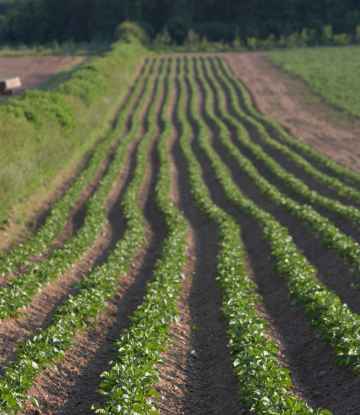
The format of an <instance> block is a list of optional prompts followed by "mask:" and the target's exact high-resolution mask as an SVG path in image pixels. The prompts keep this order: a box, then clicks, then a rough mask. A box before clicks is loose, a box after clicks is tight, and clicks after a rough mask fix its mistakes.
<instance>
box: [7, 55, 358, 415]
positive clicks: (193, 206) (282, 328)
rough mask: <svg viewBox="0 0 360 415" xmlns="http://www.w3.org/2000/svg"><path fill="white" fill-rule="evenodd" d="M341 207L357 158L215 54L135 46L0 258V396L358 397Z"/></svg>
mask: <svg viewBox="0 0 360 415" xmlns="http://www.w3.org/2000/svg"><path fill="white" fill-rule="evenodd" d="M359 224H360V174H358V173H356V172H354V171H353V170H350V169H349V168H347V167H344V166H343V165H340V164H337V163H336V162H334V161H333V160H332V159H330V158H327V157H326V156H324V155H323V153H321V152H317V151H316V150H314V149H313V148H312V147H309V146H307V145H306V144H305V143H304V142H302V141H299V140H297V139H296V138H294V137H293V136H291V135H290V134H289V133H288V132H287V131H286V130H284V129H283V128H282V126H281V125H280V124H278V123H277V122H275V121H274V120H271V119H269V118H266V117H265V116H264V115H262V114H261V113H260V112H258V110H257V109H255V108H254V106H253V104H252V101H251V100H250V98H249V96H248V94H247V90H246V89H245V87H244V86H243V84H242V83H241V81H240V80H239V79H238V78H237V77H236V76H235V75H234V73H233V72H232V69H231V67H230V66H229V65H228V62H227V60H225V59H224V58H223V57H220V56H208V55H206V56H194V55H189V56H183V57H168V56H165V57H158V58H153V57H151V58H148V59H147V61H146V62H145V64H144V66H143V68H142V70H141V73H140V75H139V77H138V79H137V80H136V82H135V84H134V86H133V87H132V89H131V90H130V91H129V93H128V95H127V97H126V100H125V102H124V103H123V104H122V107H121V109H120V113H119V117H118V120H117V123H116V125H115V126H114V130H113V132H112V133H111V134H110V135H109V136H108V137H107V138H106V139H105V140H104V141H103V142H102V143H101V144H100V145H98V147H97V148H96V149H95V150H94V154H93V156H92V158H91V159H90V160H89V162H88V164H87V165H86V167H85V168H84V170H82V171H81V172H80V174H79V176H78V177H77V179H76V180H75V181H74V182H73V184H72V185H71V186H70V188H69V189H68V190H66V191H65V193H64V194H63V196H62V197H61V198H60V199H59V200H58V201H57V202H56V203H55V204H54V205H53V206H52V209H51V210H50V212H49V215H48V216H47V218H46V220H45V222H44V224H43V226H42V227H41V228H40V229H39V230H38V231H37V233H36V234H35V235H33V237H32V238H31V239H29V240H27V241H25V242H24V243H23V244H22V245H19V246H18V247H16V248H15V249H14V250H13V251H11V252H9V253H8V254H6V255H4V256H3V257H1V258H0V273H1V274H2V275H3V276H2V278H1V279H0V286H1V289H0V319H1V320H2V325H1V326H0V333H1V336H0V350H1V353H0V364H1V366H2V378H1V379H0V395H1V397H0V408H1V410H0V413H4V414H5V413H7V414H15V413H25V414H48V415H50V414H56V415H60V414H62V415H65V414H66V415H72V414H74V415H75V414H76V415H81V414H84V415H85V414H90V413H98V414H124V415H125V414H127V415H128V414H151V413H160V414H189V415H190V414H199V415H200V414H204V415H205V414H206V415H208V414H218V415H220V414H221V415H222V414H226V415H230V414H234V415H235V414H251V413H256V414H288V415H290V414H297V415H300V414H303V415H305V414H311V413H318V414H324V415H325V414H331V413H332V414H334V415H335V414H336V415H344V414H347V415H357V414H359V409H358V408H359V407H360V377H359V370H360V347H359V340H360V317H359V315H360V301H359V300H360V293H359V287H360V284H359V276H360V244H359V243H360V234H359ZM99 392H100V393H99Z"/></svg>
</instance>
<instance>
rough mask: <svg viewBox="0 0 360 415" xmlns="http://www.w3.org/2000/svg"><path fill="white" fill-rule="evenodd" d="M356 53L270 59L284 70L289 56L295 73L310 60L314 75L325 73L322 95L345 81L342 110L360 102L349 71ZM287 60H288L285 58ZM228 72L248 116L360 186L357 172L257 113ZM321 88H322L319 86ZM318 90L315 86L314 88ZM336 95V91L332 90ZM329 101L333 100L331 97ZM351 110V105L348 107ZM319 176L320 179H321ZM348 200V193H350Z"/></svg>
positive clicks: (330, 52) (331, 52)
mask: <svg viewBox="0 0 360 415" xmlns="http://www.w3.org/2000/svg"><path fill="white" fill-rule="evenodd" d="M353 50H357V48H356V49H355V48H354V47H351V48H350V47H349V48H342V49H340V48H336V49H335V48H333V49H331V50H329V49H319V50H317V51H316V50H306V51H297V52H292V51H291V52H286V53H285V54H284V55H283V54H271V56H270V57H271V59H272V60H274V61H275V63H277V64H278V65H279V66H283V67H284V68H285V67H287V66H285V62H286V61H287V59H286V57H287V56H289V57H290V59H291V61H292V65H291V68H292V70H293V71H295V66H296V65H301V62H303V59H304V60H305V57H308V58H309V61H308V62H307V63H306V64H307V65H309V66H310V67H311V69H310V71H311V72H312V74H313V75H314V76H317V77H322V76H323V75H322V72H321V71H325V77H324V79H323V81H324V83H322V82H321V79H317V80H316V81H315V82H314V85H318V88H316V89H318V90H319V93H320V91H322V93H323V94H327V91H326V88H325V85H326V86H328V85H329V84H330V83H331V82H334V83H335V84H337V85H338V86H339V88H340V85H343V82H346V97H347V98H346V100H344V98H343V97H342V99H341V101H340V100H337V105H338V106H339V107H340V105H343V104H344V102H346V104H348V102H347V101H348V99H349V100H352V101H354V100H356V101H358V96H357V95H356V94H353V93H352V91H353V90H357V91H358V89H357V88H356V83H357V79H355V78H353V75H350V72H349V70H348V67H349V66H350V67H352V68H353V70H355V68H356V67H357V64H356V54H353V53H352V51H353ZM314 53H316V54H317V55H316V56H320V59H317V57H315V56H314ZM334 53H335V54H336V55H337V58H338V59H337V60H336V62H337V65H338V66H337V69H334V66H335V65H334V60H333V57H334ZM330 55H331V62H332V65H333V68H332V70H329V69H328V68H327V67H326V63H325V64H324V66H323V64H322V58H326V59H325V61H327V63H328V64H330ZM284 57H285V59H284ZM341 59H343V60H345V64H344V65H342V63H340V60H341ZM319 65H320V68H321V71H319V70H318V69H317V70H316V74H315V68H319ZM225 70H226V72H227V74H228V76H229V77H231V79H232V80H233V82H234V83H236V85H237V86H238V88H239V89H240V91H241V93H242V96H243V99H244V102H245V105H246V108H247V110H248V111H249V113H250V114H251V115H252V116H253V117H255V118H257V119H259V120H260V121H263V122H264V123H266V124H268V125H271V126H272V127H273V128H274V129H275V131H276V132H277V133H278V134H279V136H280V137H281V138H282V139H283V140H284V142H285V143H286V144H287V145H288V146H290V147H292V148H294V149H295V150H297V151H300V152H302V153H304V154H306V155H308V156H310V157H311V158H313V159H314V160H315V161H316V162H318V163H320V164H322V165H324V166H326V167H327V168H328V169H329V170H330V171H331V173H332V174H334V175H335V176H339V177H343V178H346V179H349V180H352V181H354V182H355V183H360V174H359V173H356V172H354V171H353V170H351V169H349V168H347V167H345V166H342V165H341V164H338V163H336V162H335V161H334V160H332V159H330V158H329V157H327V156H325V155H324V154H322V153H319V152H318V151H316V150H314V149H313V148H312V147H310V146H309V145H307V144H305V143H303V142H301V141H300V140H297V139H296V138H294V137H292V136H291V135H290V134H288V133H287V132H286V131H285V130H284V129H283V128H282V126H281V125H280V124H279V123H277V122H276V121H273V120H270V119H269V118H267V117H265V116H264V115H262V114H260V113H258V112H257V111H256V110H255V109H254V108H253V107H252V105H251V101H250V99H249V97H248V95H247V93H246V90H245V88H244V87H243V86H242V85H241V83H240V82H239V80H238V79H237V78H236V77H235V76H234V75H233V74H232V73H231V72H230V70H229V69H226V68H225ZM300 71H301V72H302V73H303V74H305V73H307V71H304V68H302V69H301V70H300ZM348 76H350V78H351V79H353V81H354V83H351V82H349V83H347V77H348ZM304 78H306V79H309V74H307V75H306V76H305V75H304ZM320 86H321V87H320ZM314 89H315V86H314ZM332 92H334V91H332ZM328 99H329V100H330V98H328ZM359 104H360V101H358V105H357V107H358V108H357V113H358V114H359V113H360V105H359ZM346 106H347V107H348V105H346ZM319 177H320V176H319ZM343 188H344V189H345V188H346V187H345V186H343ZM348 197H349V194H348Z"/></svg>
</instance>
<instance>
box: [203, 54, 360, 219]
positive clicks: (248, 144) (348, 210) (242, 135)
mask: <svg viewBox="0 0 360 415" xmlns="http://www.w3.org/2000/svg"><path fill="white" fill-rule="evenodd" d="M213 64H214V67H215V71H216V73H217V75H218V77H219V79H221V81H222V82H223V84H224V85H226V87H227V89H228V91H229V93H230V98H231V103H232V107H233V108H234V111H235V113H236V114H237V115H238V116H239V117H240V118H243V119H245V120H246V121H249V122H250V121H251V124H252V125H254V126H255V127H256V128H257V129H258V131H259V133H260V134H261V136H263V137H265V138H266V140H267V142H268V143H269V144H270V143H271V146H272V147H275V148H278V147H281V148H283V149H284V151H283V152H284V153H285V155H286V156H287V157H288V158H290V159H291V160H293V161H295V160H294V159H298V158H300V159H302V160H303V161H304V163H306V164H307V165H309V166H310V168H311V170H314V171H316V172H317V173H318V174H321V175H323V173H320V172H319V171H318V170H317V169H315V167H313V166H311V164H310V163H308V162H307V161H306V160H304V159H303V158H302V157H301V156H299V155H298V154H296V153H295V152H293V151H291V150H290V149H289V148H288V147H287V146H285V145H283V144H280V143H279V142H277V141H276V140H274V139H272V138H271V137H270V136H269V135H268V133H267V132H266V130H265V128H264V127H263V125H262V124H260V123H259V122H258V121H256V120H254V119H253V118H252V117H249V116H248V115H247V114H245V113H244V112H243V111H242V110H241V108H240V106H239V102H238V99H237V95H236V91H235V90H234V88H232V85H231V83H230V82H229V81H228V79H227V78H226V77H225V76H224V75H223V74H222V73H221V70H220V68H219V66H218V64H217V61H216V60H213ZM205 68H206V72H207V74H208V77H209V79H210V81H211V83H212V85H213V86H214V88H215V90H216V94H217V98H218V108H219V111H220V112H221V117H222V118H223V120H226V121H227V122H229V123H230V124H231V125H232V126H233V127H234V128H235V129H236V132H237V138H238V139H239V141H240V142H241V144H242V145H244V147H245V148H247V149H248V150H250V151H251V152H252V153H253V154H254V155H255V156H256V157H257V158H258V159H260V160H261V161H262V162H263V163H264V165H265V167H266V168H267V169H268V170H269V171H270V172H271V173H272V174H273V175H274V176H276V177H277V178H278V179H280V180H281V181H282V182H283V183H284V184H285V185H286V186H288V187H289V188H290V189H291V190H293V191H294V192H295V193H297V194H298V195H300V196H302V197H304V198H305V199H307V200H309V201H310V202H312V203H318V204H319V205H321V206H324V207H326V208H327V209H329V210H332V211H334V212H336V213H337V214H338V215H339V216H340V217H342V218H343V219H346V220H350V221H352V222H354V223H356V224H360V210H359V209H358V208H356V207H354V206H346V205H344V204H343V203H341V202H339V201H338V200H334V199H331V198H329V197H325V196H322V195H320V194H319V193H317V192H316V191H315V190H310V189H309V188H308V186H307V185H306V184H305V183H304V182H303V181H302V180H301V179H298V178H296V177H295V176H294V175H293V174H292V173H288V172H287V171H286V170H285V169H284V168H283V167H282V166H281V165H280V164H279V163H276V162H275V161H274V160H273V159H272V158H271V157H270V156H269V155H267V154H266V153H265V151H264V150H263V149H262V148H261V146H259V145H257V144H255V143H253V142H252V141H251V140H249V139H248V137H247V135H246V130H245V128H244V126H243V125H242V124H241V123H240V122H239V121H238V120H237V119H236V118H234V117H232V116H230V115H229V114H228V113H227V111H226V110H225V108H224V103H223V100H222V92H221V87H220V85H219V84H218V83H217V81H216V79H215V77H214V76H213V75H212V73H211V70H210V68H209V65H208V64H207V63H205ZM312 176H314V177H315V178H317V179H319V177H316V175H315V174H312ZM327 177H329V176H327ZM330 179H331V180H332V181H334V180H336V181H337V182H338V185H339V186H340V188H341V189H342V191H344V193H341V192H340V195H342V196H349V192H350V191H351V192H352V193H353V194H354V197H355V196H356V198H360V192H358V191H357V190H355V189H353V188H351V187H349V186H346V185H344V184H343V183H341V182H339V181H338V180H337V179H334V178H330ZM323 182H324V181H323ZM345 193H346V194H345Z"/></svg>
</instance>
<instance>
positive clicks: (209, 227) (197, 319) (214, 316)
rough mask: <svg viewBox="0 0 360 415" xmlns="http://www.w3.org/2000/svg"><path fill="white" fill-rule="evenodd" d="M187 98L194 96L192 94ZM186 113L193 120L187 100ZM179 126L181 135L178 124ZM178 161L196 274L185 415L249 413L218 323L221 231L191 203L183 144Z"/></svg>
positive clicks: (191, 302) (176, 150)
mask: <svg viewBox="0 0 360 415" xmlns="http://www.w3.org/2000/svg"><path fill="white" fill-rule="evenodd" d="M177 88H179V86H178V85H177ZM187 96H188V97H189V91H188V92H187ZM186 113H187V118H188V120H189V118H190V114H189V100H188V99H187V103H186ZM175 124H176V127H177V130H178V131H180V127H179V125H178V123H177V122H176V123H175ZM192 127H194V126H192ZM192 134H193V138H192V139H194V134H195V135H196V134H197V131H196V130H194V128H193V133H192ZM178 135H179V134H178ZM173 157H174V161H175V164H176V166H177V170H178V177H179V184H178V186H179V190H180V206H181V208H182V210H183V212H184V215H185V217H186V219H187V220H188V221H189V223H190V225H191V227H192V228H193V230H194V232H195V243H196V249H195V254H196V260H195V274H194V277H193V284H192V287H191V292H190V296H189V300H188V301H189V306H190V318H191V323H190V324H191V326H192V329H193V330H192V332H191V340H190V353H189V354H188V368H187V371H186V373H187V378H186V394H185V397H184V399H183V406H182V408H181V413H182V414H199V415H200V414H219V415H220V414H224V413H226V414H229V415H230V414H234V415H235V414H245V413H247V411H246V409H245V407H244V406H243V405H242V404H241V403H238V396H237V391H238V388H239V385H238V382H237V381H236V380H235V379H234V378H233V376H234V372H233V368H232V362H231V359H229V358H228V355H229V352H230V350H229V348H228V341H229V339H228V337H227V334H226V324H225V323H224V322H219V317H220V316H221V314H222V312H221V310H220V308H221V306H222V302H221V289H220V287H219V285H218V284H217V282H216V281H215V275H214V271H215V267H216V262H215V261H216V255H217V252H218V250H219V247H218V244H217V226H216V225H215V223H214V222H212V221H211V220H209V219H206V218H204V217H203V215H202V213H201V212H200V210H199V209H198V208H197V207H196V203H195V201H194V200H193V199H192V196H191V188H190V184H189V178H188V166H187V162H186V160H185V159H184V157H183V155H182V152H181V149H180V146H179V140H178V139H177V140H176V143H175V145H174V147H173Z"/></svg>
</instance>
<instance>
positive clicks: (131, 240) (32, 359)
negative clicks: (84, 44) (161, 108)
mask: <svg viewBox="0 0 360 415" xmlns="http://www.w3.org/2000/svg"><path fill="white" fill-rule="evenodd" d="M156 66H157V65H153V68H152V76H150V77H148V79H147V81H146V86H145V89H144V93H143V95H142V97H141V98H140V100H139V102H138V104H137V107H136V109H135V111H134V113H133V116H132V118H133V120H134V121H135V122H133V123H132V128H131V130H130V132H129V133H128V134H127V135H126V136H125V137H124V138H123V139H122V140H121V141H120V144H119V146H118V147H117V149H116V153H115V157H114V161H113V162H112V164H111V165H110V168H109V170H108V173H107V174H106V176H105V177H104V178H103V179H102V180H101V182H100V184H99V185H98V187H97V190H96V191H95V193H94V195H93V196H92V198H91V199H90V200H89V202H88V203H87V208H88V209H87V213H86V218H85V223H84V226H83V227H82V228H81V230H80V231H79V232H78V234H77V235H76V236H75V237H73V238H72V239H71V240H70V241H69V242H70V243H69V242H68V243H67V244H66V245H65V247H64V248H62V249H60V251H56V252H60V255H58V254H56V253H55V254H54V255H52V256H51V257H50V261H43V262H42V263H40V265H39V266H38V267H35V268H34V269H33V271H32V274H30V275H31V277H32V284H33V285H34V286H35V288H36V290H38V289H40V288H42V287H43V286H44V284H45V283H48V282H49V281H51V280H55V279H56V278H57V276H58V275H57V274H56V272H59V271H60V270H61V273H62V272H63V271H64V270H65V269H66V268H68V267H69V266H71V264H73V263H74V260H75V259H77V258H79V257H81V255H82V254H83V252H84V248H85V249H87V248H89V247H90V246H91V245H92V244H93V243H94V241H95V240H96V239H97V237H98V235H99V234H100V233H101V231H102V228H103V226H104V225H105V224H106V218H105V213H104V209H103V208H104V203H105V201H106V199H107V194H108V192H109V191H110V190H111V189H112V187H113V183H114V182H115V181H116V179H117V177H118V175H119V172H120V171H121V168H122V165H123V163H124V160H125V158H126V155H127V151H126V150H127V148H128V146H129V145H130V144H131V142H132V141H133V140H135V139H136V137H137V135H138V132H139V128H140V123H139V117H140V114H141V112H142V110H143V106H144V104H145V102H146V100H147V94H148V93H150V91H151V88H152V82H153V81H154V76H155V70H156ZM138 85H139V86H140V87H141V83H139V84H138ZM135 89H136V88H135ZM134 92H135V90H134ZM137 92H139V91H138V90H137ZM136 98H137V95H136V93H135V94H133V99H132V100H129V101H128V103H127V106H126V107H127V108H126V109H127V111H129V110H130V109H131V106H132V104H133V103H134V100H136ZM153 105H154V104H153ZM127 111H126V112H127ZM126 112H123V113H122V115H121V116H120V118H119V120H118V131H117V134H119V132H120V131H121V130H122V128H123V123H124V119H125V118H124V117H125V116H126ZM150 138H151V137H147V139H146V138H145V137H144V140H143V141H142V143H141V144H140V145H139V150H138V154H137V165H136V168H135V171H134V176H133V180H132V182H131V183H130V185H129V187H128V189H127V190H126V192H125V195H124V198H123V201H122V204H121V208H122V211H123V215H124V217H125V218H126V231H125V234H124V237H123V239H122V240H120V241H119V242H118V243H117V245H116V248H115V249H114V251H113V252H111V253H110V255H109V259H108V261H107V263H106V264H104V265H103V266H100V267H97V268H95V269H94V270H92V271H90V272H89V273H88V274H86V275H85V276H84V278H83V279H82V281H81V282H79V283H77V284H75V286H76V288H77V289H78V290H79V291H78V293H77V294H76V295H75V296H74V297H71V296H70V299H69V300H68V301H65V302H64V304H63V305H61V306H60V307H59V308H58V309H57V310H56V312H55V314H54V317H53V318H52V319H51V321H50V323H49V327H48V328H47V329H46V330H40V329H39V334H33V336H32V338H31V339H28V340H26V341H25V342H23V343H18V346H19V348H18V350H17V352H16V355H17V356H18V357H19V360H17V361H15V362H12V363H10V366H9V367H8V368H7V369H6V374H5V377H4V378H2V379H0V394H1V396H0V408H1V409H2V410H3V411H4V412H5V411H6V413H8V414H15V413H16V412H17V411H18V410H21V409H23V408H24V400H25V396H24V395H25V393H26V392H27V390H28V389H29V388H30V386H31V385H32V384H33V382H34V381H35V379H36V377H37V375H38V374H39V373H40V372H42V371H43V370H44V369H45V367H46V366H48V365H50V366H54V363H55V362H56V361H58V360H59V359H62V358H64V357H65V351H66V350H67V349H69V348H72V347H73V344H74V335H75V333H76V332H78V331H81V330H83V328H85V327H88V326H93V325H95V324H97V323H96V318H97V317H98V316H99V315H100V314H101V313H103V312H104V310H105V309H106V307H107V304H106V301H107V300H108V299H109V298H110V297H111V296H112V295H113V294H114V293H115V292H116V289H115V282H116V280H117V279H118V278H119V275H120V274H126V273H127V272H128V270H129V268H130V267H131V265H132V261H131V258H132V257H133V255H134V253H135V251H136V250H138V249H139V248H140V247H141V246H142V245H143V244H144V243H145V241H146V235H145V231H144V224H143V215H142V212H141V210H140V209H139V208H138V206H137V198H138V195H139V192H140V188H141V185H142V182H143V179H144V175H145V170H146V162H145V160H146V149H147V145H148V144H149V139H150ZM50 273H51V274H52V275H50V276H49V275H46V274H50ZM34 276H35V278H34ZM27 277H28V278H30V276H29V274H28V276H27ZM12 281H14V280H12ZM13 286H15V287H16V284H13ZM17 286H18V289H19V281H17ZM22 288H23V290H24V291H23V295H24V294H27V295H28V296H29V295H31V293H30V292H29V288H30V287H29V286H27V285H26V284H23V286H22ZM5 302H6V299H5ZM16 305H18V304H16V303H14V305H13V308H12V314H13V315H16ZM3 316H4V313H3Z"/></svg>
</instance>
